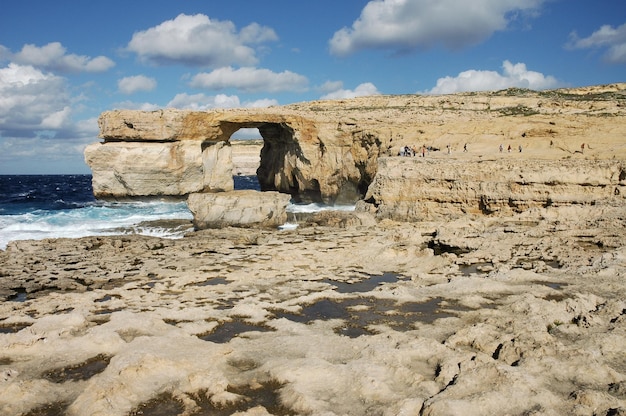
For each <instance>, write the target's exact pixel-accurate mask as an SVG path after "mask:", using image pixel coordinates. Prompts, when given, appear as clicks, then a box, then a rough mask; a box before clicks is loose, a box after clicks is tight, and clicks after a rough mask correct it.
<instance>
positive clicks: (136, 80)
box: [117, 75, 157, 94]
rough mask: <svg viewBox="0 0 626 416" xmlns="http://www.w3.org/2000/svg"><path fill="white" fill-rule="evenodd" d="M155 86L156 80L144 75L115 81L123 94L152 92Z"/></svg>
mask: <svg viewBox="0 0 626 416" xmlns="http://www.w3.org/2000/svg"><path fill="white" fill-rule="evenodd" d="M156 86H157V82H156V80H155V79H154V78H149V77H147V76H145V75H135V76H132V77H125V78H122V79H120V80H118V81H117V87H118V88H119V90H120V92H122V93H123V94H134V93H136V92H138V91H152V90H153V89H155V88H156Z"/></svg>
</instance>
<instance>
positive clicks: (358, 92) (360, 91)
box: [321, 82, 380, 100]
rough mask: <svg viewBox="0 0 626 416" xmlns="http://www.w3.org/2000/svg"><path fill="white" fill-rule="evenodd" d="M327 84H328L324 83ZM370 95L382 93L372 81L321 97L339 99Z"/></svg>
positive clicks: (323, 98)
mask: <svg viewBox="0 0 626 416" xmlns="http://www.w3.org/2000/svg"><path fill="white" fill-rule="evenodd" d="M324 85H327V84H324ZM369 95H380V92H379V91H378V89H377V88H376V86H375V85H374V84H372V83H371V82H365V83H363V84H360V85H358V86H357V87H356V88H355V89H353V90H346V89H338V90H335V91H332V92H329V93H328V94H325V95H323V96H322V97H321V99H322V100H337V99H343V98H355V97H365V96H369Z"/></svg>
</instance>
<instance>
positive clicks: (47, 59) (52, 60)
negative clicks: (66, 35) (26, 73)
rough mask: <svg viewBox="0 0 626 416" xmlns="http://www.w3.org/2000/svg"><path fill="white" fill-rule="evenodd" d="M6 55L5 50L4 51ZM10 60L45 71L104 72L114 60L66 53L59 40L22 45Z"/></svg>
mask: <svg viewBox="0 0 626 416" xmlns="http://www.w3.org/2000/svg"><path fill="white" fill-rule="evenodd" d="M4 55H6V51H5V52H4ZM11 60H12V61H13V62H15V63H17V64H20V65H31V66H33V67H36V68H40V69H43V70H45V71H55V72H66V73H69V72H104V71H106V70H108V69H110V68H112V67H113V66H115V62H113V61H112V60H111V59H109V58H107V57H106V56H97V57H95V58H90V57H88V56H83V55H76V54H68V53H67V50H66V49H65V47H64V46H63V45H62V44H61V43H59V42H51V43H48V44H47V45H44V46H41V47H39V46H35V45H30V44H29V45H24V46H23V47H22V50H21V51H19V52H18V53H16V54H13V55H12V56H11Z"/></svg>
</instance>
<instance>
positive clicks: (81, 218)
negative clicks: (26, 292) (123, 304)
mask: <svg viewBox="0 0 626 416" xmlns="http://www.w3.org/2000/svg"><path fill="white" fill-rule="evenodd" d="M191 219H192V215H191V212H190V211H189V210H188V209H187V205H186V204H185V203H184V202H179V203H172V202H160V201H159V202H140V203H136V202H133V203H113V204H100V203H97V204H93V205H89V206H85V207H82V208H77V209H66V210H49V211H48V210H38V211H33V212H29V213H26V214H18V215H0V249H3V250H4V249H5V248H6V246H7V244H8V243H9V242H10V241H13V240H41V239H44V238H78V237H85V236H92V235H115V234H129V233H133V234H144V235H152V236H158V237H165V238H178V237H182V236H183V235H184V234H185V232H187V231H189V230H190V229H191V226H190V227H189V228H188V229H185V228H184V227H183V228H182V229H181V228H180V227H177V228H167V227H164V226H162V225H155V226H150V225H149V224H146V223H149V222H150V221H158V220H191Z"/></svg>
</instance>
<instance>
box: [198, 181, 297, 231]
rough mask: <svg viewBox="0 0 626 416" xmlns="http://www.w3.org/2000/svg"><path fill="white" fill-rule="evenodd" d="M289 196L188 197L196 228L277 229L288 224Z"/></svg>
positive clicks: (247, 193) (251, 193) (248, 193)
mask: <svg viewBox="0 0 626 416" xmlns="http://www.w3.org/2000/svg"><path fill="white" fill-rule="evenodd" d="M289 200H290V197H289V195H286V194H281V193H279V192H258V191H249V190H244V191H232V192H218V193H195V194H191V195H189V197H188V198H187V205H188V206H189V209H190V210H191V212H192V213H193V218H194V220H193V221H194V226H195V227H196V228H197V229H205V228H223V227H228V226H241V227H246V226H259V227H274V228H275V227H278V226H279V225H282V224H284V223H285V222H286V221H287V211H286V209H287V204H288V203H289Z"/></svg>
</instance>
